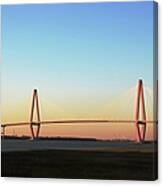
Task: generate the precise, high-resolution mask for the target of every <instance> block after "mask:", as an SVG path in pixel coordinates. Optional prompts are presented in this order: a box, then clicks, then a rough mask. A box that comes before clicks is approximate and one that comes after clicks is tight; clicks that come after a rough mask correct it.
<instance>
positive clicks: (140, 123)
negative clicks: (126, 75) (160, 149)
mask: <svg viewBox="0 0 163 186" xmlns="http://www.w3.org/2000/svg"><path fill="white" fill-rule="evenodd" d="M140 111H141V112H142V113H141V115H140ZM140 117H141V118H140ZM146 124H147V122H146V110H145V99H144V88H143V81H142V80H141V79H139V81H138V88H137V98H136V110H135V125H136V129H137V141H138V142H144V140H145V135H146Z"/></svg>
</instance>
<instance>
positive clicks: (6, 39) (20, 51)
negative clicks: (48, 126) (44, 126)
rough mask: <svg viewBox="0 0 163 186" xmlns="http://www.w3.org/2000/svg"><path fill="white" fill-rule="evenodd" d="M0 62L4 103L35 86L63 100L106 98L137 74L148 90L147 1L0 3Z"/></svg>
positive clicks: (149, 15)
mask: <svg viewBox="0 0 163 186" xmlns="http://www.w3.org/2000/svg"><path fill="white" fill-rule="evenodd" d="M2 59H3V65H2V98H4V99H6V100H7V99H13V97H14V99H19V98H23V99H24V97H25V96H29V93H30V92H31V90H32V89H33V88H35V87H37V88H38V89H39V90H40V92H41V93H42V94H43V95H44V97H46V96H47V98H49V99H56V100H57V101H58V102H59V101H62V102H65V103H66V102H67V100H70V102H71V101H72V102H75V101H76V100H78V99H79V101H80V98H82V97H84V96H85V97H87V99H88V100H89V99H91V98H92V97H93V98H97V100H98V99H101V100H105V98H106V97H109V96H110V95H114V94H118V93H121V92H122V91H124V90H126V89H128V88H130V87H132V86H134V85H136V82H137V80H138V79H139V78H143V80H144V81H145V84H146V85H148V86H150V87H152V83H153V2H135V3H133V2H132V3H117V2H116V3H94V4H85V3H83V4H40V5H38V4H37V5H8V6H2ZM23 96H24V97H23ZM81 100H82V99H81ZM88 102H89V101H88Z"/></svg>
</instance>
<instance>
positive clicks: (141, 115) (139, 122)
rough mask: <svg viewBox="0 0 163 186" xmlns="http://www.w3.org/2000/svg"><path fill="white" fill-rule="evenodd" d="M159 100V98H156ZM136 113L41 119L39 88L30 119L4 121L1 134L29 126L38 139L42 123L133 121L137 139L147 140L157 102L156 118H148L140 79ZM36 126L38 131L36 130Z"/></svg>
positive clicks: (35, 91)
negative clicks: (122, 116)
mask: <svg viewBox="0 0 163 186" xmlns="http://www.w3.org/2000/svg"><path fill="white" fill-rule="evenodd" d="M156 101H157V99H156ZM35 109H36V118H37V120H36V121H34V110H35ZM133 109H134V113H135V118H134V119H133V120H121V119H117V120H113V119H74V120H72V119H70V120H41V117H40V108H39V97H38V91H37V89H34V91H33V96H32V105H31V113H30V120H29V121H28V122H13V123H2V124H1V128H2V132H1V135H2V136H5V128H8V127H18V126H29V127H30V131H31V137H32V139H37V138H38V137H39V133H40V127H41V126H42V125H58V124H59V125H61V124H64V125H65V124H68V125H69V124H83V125H84V124H85V125H88V124H95V123H97V124H98V123H99V124H100V123H104V124H107V125H108V124H113V123H114V124H119V123H121V124H124V123H132V124H135V129H136V139H137V141H138V142H143V141H145V136H146V125H147V124H150V123H154V124H155V125H154V126H155V127H157V125H156V124H157V123H158V121H157V104H156V105H155V111H154V112H155V113H154V114H155V117H154V118H155V120H148V119H147V117H146V108H145V97H144V87H143V81H142V80H141V79H140V80H139V81H138V86H137V98H136V104H135V106H134V108H133ZM35 128H36V131H35Z"/></svg>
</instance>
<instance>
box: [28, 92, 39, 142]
mask: <svg viewBox="0 0 163 186" xmlns="http://www.w3.org/2000/svg"><path fill="white" fill-rule="evenodd" d="M35 106H36V117H37V121H36V122H34V118H33V116H34V109H35ZM40 127H41V124H40V111H39V101H38V93H37V90H36V89H34V91H33V98H32V106H31V115H30V130H31V135H32V139H37V138H38V137H39V132H40ZM34 128H36V132H35V130H34Z"/></svg>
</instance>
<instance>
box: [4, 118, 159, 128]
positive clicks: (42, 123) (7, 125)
mask: <svg viewBox="0 0 163 186" xmlns="http://www.w3.org/2000/svg"><path fill="white" fill-rule="evenodd" d="M135 122H136V121H135V120H94V119H92V120H53V121H40V122H32V124H36V125H37V124H41V125H48V124H74V123H76V124H77V123H83V124H84V123H87V124H88V123H90V124H91V123H92V124H94V123H106V124H108V123H135ZM144 122H146V123H157V121H152V120H147V121H144ZM30 124H31V122H16V123H5V124H2V125H1V127H12V126H22V125H30Z"/></svg>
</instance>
